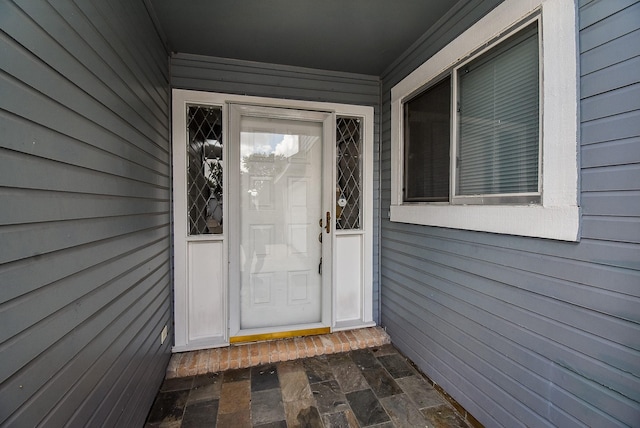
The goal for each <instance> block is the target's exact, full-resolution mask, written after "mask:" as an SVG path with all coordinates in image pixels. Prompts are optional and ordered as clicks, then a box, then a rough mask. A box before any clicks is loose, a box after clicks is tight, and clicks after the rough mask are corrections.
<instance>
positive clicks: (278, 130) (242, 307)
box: [229, 105, 335, 337]
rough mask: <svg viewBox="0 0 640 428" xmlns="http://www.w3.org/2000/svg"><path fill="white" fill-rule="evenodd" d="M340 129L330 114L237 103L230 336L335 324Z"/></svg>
mask: <svg viewBox="0 0 640 428" xmlns="http://www.w3.org/2000/svg"><path fill="white" fill-rule="evenodd" d="M333 124H334V118H333V115H332V114H330V113H320V112H310V111H301V110H292V109H283V108H271V107H257V106H246V105H231V106H230V135H229V139H230V147H231V151H232V154H231V156H230V162H231V163H232V165H233V169H232V170H231V174H232V176H235V178H236V180H233V179H232V180H233V181H232V183H237V194H236V195H233V196H235V199H236V201H237V203H238V205H237V206H239V208H240V209H239V212H238V217H237V218H234V223H236V224H237V232H238V235H237V239H235V240H232V249H231V251H232V257H231V261H232V263H236V264H237V270H236V269H232V271H236V272H238V276H237V277H236V278H234V280H232V281H231V284H230V288H231V290H230V292H231V300H232V307H231V323H230V324H231V325H230V327H231V336H236V337H237V336H247V335H256V334H258V335H263V334H272V333H278V332H285V331H291V330H306V329H314V328H319V327H329V326H330V324H331V259H332V256H331V251H332V242H333V230H332V228H333V219H331V215H332V209H331V204H332V200H333V199H332V194H331V191H330V190H329V189H330V188H331V185H332V184H331V183H332V182H333V181H332V178H333V174H334V171H335V169H334V168H333V167H332V165H333V164H334V163H335V161H334V162H332V161H331V159H332V157H333V154H334V151H333V146H332V144H331V141H333V140H334V130H333ZM230 184H231V183H230ZM233 193H235V192H232V194H233ZM232 203H233V201H232ZM233 205H235V203H233ZM327 222H329V226H327ZM233 241H236V242H235V243H233ZM234 276H235V275H234ZM234 301H235V302H236V303H235V304H234V303H233V302H234Z"/></svg>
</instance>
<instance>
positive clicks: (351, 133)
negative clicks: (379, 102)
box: [336, 116, 362, 230]
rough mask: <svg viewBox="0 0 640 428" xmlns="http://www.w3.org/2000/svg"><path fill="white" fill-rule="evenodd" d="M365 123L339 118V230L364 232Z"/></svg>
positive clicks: (337, 137)
mask: <svg viewBox="0 0 640 428" xmlns="http://www.w3.org/2000/svg"><path fill="white" fill-rule="evenodd" d="M360 122H361V120H360V119H359V118H353V117H340V116H338V117H337V118H336V157H337V159H336V162H337V168H336V171H337V177H336V186H337V187H336V229H338V230H345V229H360V211H361V209H360V205H361V203H362V198H361V189H362V184H361V183H362V177H361V176H360V174H361V172H360V171H361V162H360V150H361V148H360V147H361V142H362V133H361V123H360Z"/></svg>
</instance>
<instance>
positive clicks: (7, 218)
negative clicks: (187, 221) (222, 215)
mask: <svg viewBox="0 0 640 428" xmlns="http://www.w3.org/2000/svg"><path fill="white" fill-rule="evenodd" d="M0 16H1V17H2V18H1V19H0V25H1V26H2V33H0V50H2V55H1V56H0V64H1V67H0V94H1V95H0V129H2V140H1V141H0V242H2V245H1V246H0V278H1V282H2V294H1V295H0V324H2V326H3V328H2V329H1V330H0V344H1V345H0V361H2V364H0V425H4V424H8V425H12V426H14V425H15V426H37V425H45V426H65V425H68V426H98V425H104V426H141V425H142V424H143V423H144V420H145V418H146V415H147V412H148V409H149V408H150V406H151V403H152V401H153V399H154V397H155V394H156V392H157V389H158V386H159V384H160V382H161V381H162V379H163V377H164V370H165V367H166V364H167V362H168V358H169V353H170V343H171V338H169V340H168V341H166V342H165V343H164V345H162V346H161V345H160V340H159V339H160V331H161V329H162V327H163V326H164V325H168V326H169V327H171V322H172V321H171V319H172V315H171V263H170V258H171V254H170V234H171V228H170V181H171V180H170V175H169V172H170V157H171V156H170V145H169V81H168V80H169V77H168V76H169V67H168V57H167V54H166V52H165V50H164V47H163V44H162V42H161V40H160V38H159V37H158V35H157V32H156V30H155V28H154V26H153V24H152V21H151V19H150V17H149V15H148V12H147V10H146V8H145V5H144V3H143V2H142V1H137V2H130V1H125V0H117V1H114V2H72V1H67V0H61V1H55V2H48V3H47V2H33V1H27V0H24V1H18V0H16V1H5V2H2V3H1V4H0Z"/></svg>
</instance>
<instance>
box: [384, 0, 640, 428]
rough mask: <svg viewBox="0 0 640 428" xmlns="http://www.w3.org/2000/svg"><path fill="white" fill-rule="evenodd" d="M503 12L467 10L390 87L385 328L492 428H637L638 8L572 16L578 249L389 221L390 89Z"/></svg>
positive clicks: (401, 68) (396, 73) (599, 5)
mask: <svg viewBox="0 0 640 428" xmlns="http://www.w3.org/2000/svg"><path fill="white" fill-rule="evenodd" d="M497 3H499V1H482V2H475V1H474V2H471V1H469V2H460V3H458V7H457V9H456V10H454V11H452V13H451V15H450V16H449V17H447V19H446V20H444V21H442V25H440V26H436V27H434V28H432V29H431V30H430V31H429V32H428V33H427V34H426V35H425V36H424V38H423V39H422V40H420V41H419V42H418V43H417V44H416V45H414V47H413V48H412V49H411V50H410V51H408V52H407V53H406V54H405V55H404V56H403V57H401V58H400V59H399V60H398V61H397V62H396V63H395V64H394V65H393V66H392V67H390V68H389V69H388V70H387V71H386V72H385V74H384V75H383V76H382V80H383V87H382V91H383V92H382V94H383V95H382V96H383V104H382V133H381V135H382V151H381V153H382V155H381V171H382V174H381V176H382V181H381V186H382V202H381V208H382V210H381V215H382V220H381V222H382V234H381V245H382V247H381V258H382V264H381V289H382V300H381V304H382V324H383V325H384V326H385V327H386V328H387V331H388V332H389V334H390V335H391V338H392V341H393V343H394V344H395V345H396V346H397V347H398V348H399V349H400V350H401V351H402V352H404V353H405V354H406V355H407V356H409V357H410V358H411V359H412V360H413V361H414V362H415V363H416V364H418V365H419V367H420V368H421V369H422V370H424V372H425V373H426V374H427V375H428V376H430V377H431V378H432V379H433V380H434V381H435V382H436V383H438V384H440V385H441V386H442V387H443V388H444V389H445V390H446V391H447V392H448V393H450V394H451V395H452V396H453V397H454V398H455V399H456V400H457V401H458V402H459V403H460V404H461V405H462V406H464V407H465V408H466V410H467V411H469V412H470V413H471V414H472V415H473V416H475V417H476V418H477V419H478V420H480V421H481V422H482V423H483V424H485V425H486V426H505V427H517V426H531V427H534V426H535V427H537V426H562V427H570V426H597V427H606V426H627V425H628V426H639V425H640V378H639V377H640V203H639V201H640V101H639V100H640V73H639V72H638V70H639V69H640V62H639V58H640V3H639V2H637V1H609V0H601V1H597V0H596V1H580V2H577V4H576V7H578V8H579V12H578V13H579V27H580V34H579V40H580V73H581V77H580V97H581V104H580V114H581V126H580V131H581V145H580V153H579V155H580V165H581V171H580V179H581V193H580V195H581V205H582V239H581V241H580V242H579V243H567V242H557V241H552V240H543V239H530V238H521V237H515V236H506V235H497V234H489V233H477V232H468V231H462V230H453V229H443V228H434V227H424V226H417V225H409V224H401V223H392V222H390V221H389V219H388V212H389V205H390V192H391V180H390V174H391V166H390V156H391V154H390V90H391V88H392V87H393V86H394V85H395V84H396V83H397V82H399V81H400V80H401V79H402V78H404V77H405V76H406V75H407V74H409V73H410V72H411V71H413V70H414V69H415V68H416V67H417V66H418V65H420V64H422V63H423V62H424V61H425V60H426V59H427V58H429V57H430V56H431V55H433V54H434V53H435V52H437V51H438V50H439V49H440V48H442V47H443V46H445V45H446V44H447V43H448V42H449V41H451V40H452V39H453V38H455V36H456V35H458V34H460V33H461V32H462V31H463V30H464V29H465V28H468V27H469V26H470V25H471V24H472V23H473V22H475V21H476V20H477V19H478V17H479V16H482V15H484V14H485V13H486V12H487V11H488V10H490V9H491V8H493V7H494V6H495V5H496V4H497Z"/></svg>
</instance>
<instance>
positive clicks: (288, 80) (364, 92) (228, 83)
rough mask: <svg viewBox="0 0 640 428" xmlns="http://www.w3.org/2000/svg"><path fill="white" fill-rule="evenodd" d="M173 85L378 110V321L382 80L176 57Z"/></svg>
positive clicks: (375, 149) (375, 191) (375, 288)
mask: <svg viewBox="0 0 640 428" xmlns="http://www.w3.org/2000/svg"><path fill="white" fill-rule="evenodd" d="M171 86H172V87H174V88H178V89H190V90H196V91H208V92H220V93H227V94H238V95H250V96H257V97H269V98H286V99H292V100H303V101H319V102H331V103H343V104H355V105H365V106H373V107H374V121H375V123H374V147H373V164H374V173H373V175H374V183H373V212H374V217H373V218H374V220H373V221H374V225H373V226H374V241H373V248H374V255H373V257H374V263H373V269H374V271H373V281H374V284H373V297H374V301H373V316H374V320H375V321H377V322H379V298H378V297H379V288H378V277H379V272H378V266H379V262H378V258H379V252H378V248H379V243H378V236H379V228H380V222H379V217H378V215H377V214H376V213H378V212H379V209H380V198H379V194H380V191H379V180H378V176H379V169H378V166H379V165H380V162H379V152H380V151H379V141H380V133H379V129H380V125H379V118H380V108H379V106H380V80H379V78H378V77H375V76H368V75H361V74H352V73H340V72H333V71H326V70H315V69H309V68H300V67H290V66H285V65H274V64H264V63H258V62H249V61H239V60H231V59H223V58H213V57H206V56H200V55H188V54H176V55H174V56H173V58H172V60H171Z"/></svg>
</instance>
